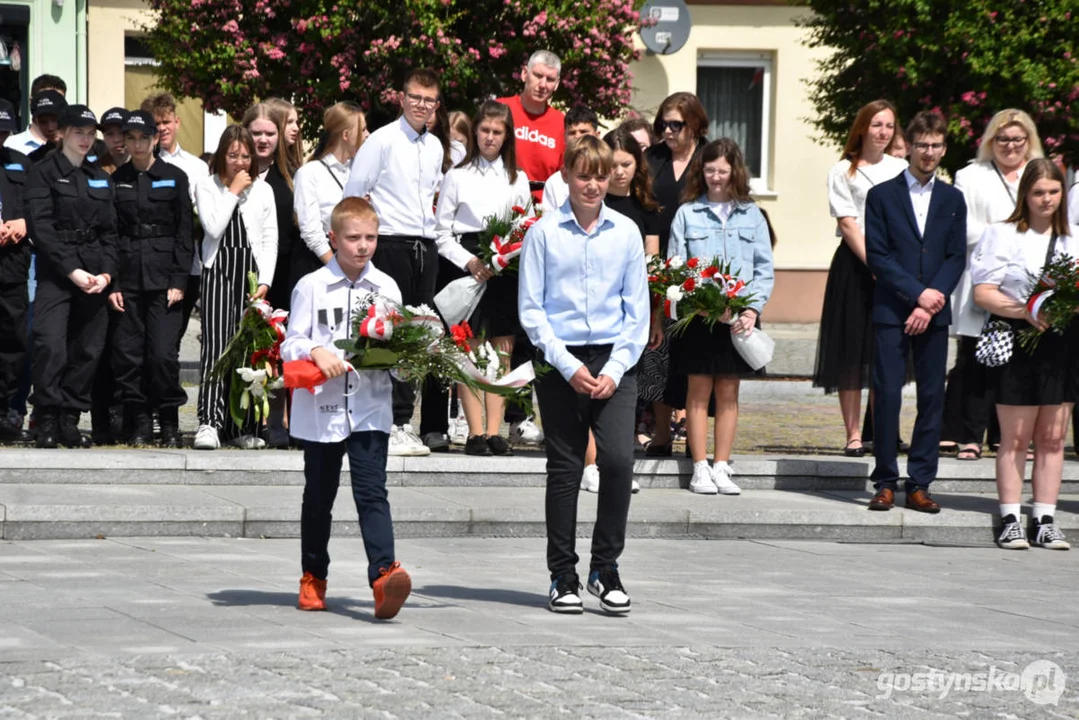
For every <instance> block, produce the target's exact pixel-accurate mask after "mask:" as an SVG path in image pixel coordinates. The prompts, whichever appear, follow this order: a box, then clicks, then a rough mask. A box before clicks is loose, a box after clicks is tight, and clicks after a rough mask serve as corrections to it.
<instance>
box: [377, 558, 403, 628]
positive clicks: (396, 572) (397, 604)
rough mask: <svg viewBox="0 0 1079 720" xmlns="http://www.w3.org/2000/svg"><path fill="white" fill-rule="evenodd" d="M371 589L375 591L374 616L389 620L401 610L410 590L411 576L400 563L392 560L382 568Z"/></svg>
mask: <svg viewBox="0 0 1079 720" xmlns="http://www.w3.org/2000/svg"><path fill="white" fill-rule="evenodd" d="M371 589H372V590H373V591H374V593H375V617H377V618H378V619H379V620H389V619H390V618H392V617H396V615H397V613H399V612H400V611H401V606H402V605H404V604H405V599H406V598H407V597H408V594H409V593H410V592H412V578H410V577H409V576H408V573H407V572H405V569H404V568H403V567H401V563H399V562H394V564H393V565H390V566H389V568H383V569H382V576H381V577H380V578H379V579H378V580H375V584H374V585H372V586H371Z"/></svg>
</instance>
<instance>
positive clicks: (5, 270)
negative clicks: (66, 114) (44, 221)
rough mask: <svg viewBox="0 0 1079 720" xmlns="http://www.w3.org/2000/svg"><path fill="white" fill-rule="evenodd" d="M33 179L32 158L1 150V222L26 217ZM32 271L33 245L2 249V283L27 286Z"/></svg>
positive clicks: (25, 243)
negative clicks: (28, 189)
mask: <svg viewBox="0 0 1079 720" xmlns="http://www.w3.org/2000/svg"><path fill="white" fill-rule="evenodd" d="M29 176H30V159H29V158H28V157H26V156H25V155H23V154H22V153H21V152H18V151H17V150H12V149H11V148H9V147H4V148H0V203H3V205H2V206H0V222H7V221H8V220H20V219H23V218H25V217H26V211H25V207H24V204H25V198H24V195H25V194H26V179H27V178H28V177H29ZM29 272H30V242H29V240H27V239H26V238H23V239H22V240H21V241H19V242H18V243H12V242H8V243H4V245H3V246H0V284H4V285H12V284H15V285H17V284H19V283H25V282H26V279H27V277H28V274H29Z"/></svg>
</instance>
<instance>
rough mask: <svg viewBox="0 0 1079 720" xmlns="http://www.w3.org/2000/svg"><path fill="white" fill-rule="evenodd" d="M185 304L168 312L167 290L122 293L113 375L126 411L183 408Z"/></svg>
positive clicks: (184, 396)
mask: <svg viewBox="0 0 1079 720" xmlns="http://www.w3.org/2000/svg"><path fill="white" fill-rule="evenodd" d="M183 310H184V308H183V303H176V304H175V305H173V306H172V307H169V299H168V291H167V290H143V291H133V292H125V293H124V312H122V313H118V317H117V319H116V329H115V331H114V334H113V339H112V370H113V373H114V377H115V383H116V395H117V398H118V400H119V401H120V402H121V403H123V404H124V405H126V406H136V405H137V406H143V407H145V408H147V409H149V408H160V407H166V408H173V407H176V408H178V407H180V406H182V405H183V404H184V403H186V402H187V393H186V392H184V389H183V387H182V386H181V385H180V354H179V344H180V343H179V336H180V327H181V326H182V324H183V317H184V313H183Z"/></svg>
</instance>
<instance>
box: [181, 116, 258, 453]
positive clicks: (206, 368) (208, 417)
mask: <svg viewBox="0 0 1079 720" xmlns="http://www.w3.org/2000/svg"><path fill="white" fill-rule="evenodd" d="M212 169H213V173H212V174H211V175H210V177H208V178H205V179H203V180H201V181H200V182H199V183H198V185H196V186H195V205H196V207H197V208H198V213H199V220H200V222H201V223H202V229H203V230H204V231H205V237H204V238H203V241H202V263H203V271H202V353H201V357H200V363H199V365H200V368H199V369H200V375H201V379H202V382H201V384H200V385H199V404H198V415H199V429H198V432H197V433H196V434H195V448H196V449H199V450H214V449H216V448H218V447H220V445H221V435H222V434H226V435H234V432H235V431H234V427H235V426H234V425H233V424H232V423H231V422H229V421H228V417H229V413H228V397H229V382H228V381H221V382H210V381H209V375H210V370H211V369H212V368H213V366H214V363H215V362H216V361H217V358H219V357H220V356H221V353H222V352H223V351H224V350H225V346H226V345H228V342H229V340H231V339H232V337H233V335H235V334H236V328H237V326H238V325H239V323H240V318H241V317H242V316H243V312H244V309H245V308H246V306H247V301H248V300H249V298H250V296H249V295H248V287H247V274H248V272H255V273H256V274H257V275H258V290H257V291H256V292H255V294H254V298H256V299H261V298H264V297H265V296H266V293H267V291H269V289H270V284H271V283H272V282H273V276H274V270H275V268H276V265H277V211H276V208H275V206H274V194H273V190H271V189H270V186H269V185H267V184H266V183H265V182H264V181H262V180H259V179H257V178H258V172H257V170H256V167H255V143H254V140H252V138H251V133H249V132H248V131H247V129H246V128H244V127H242V126H240V125H229V126H228V127H227V128H225V132H223V133H222V134H221V140H220V142H219V143H218V145H217V152H216V153H215V154H214V160H213V167H212ZM234 444H236V445H237V446H239V447H242V448H248V449H251V448H258V447H264V446H265V441H263V440H262V439H260V438H257V437H255V436H254V435H253V434H251V433H248V434H244V435H240V436H239V437H236V438H235V440H234Z"/></svg>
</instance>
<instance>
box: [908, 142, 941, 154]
mask: <svg viewBox="0 0 1079 720" xmlns="http://www.w3.org/2000/svg"><path fill="white" fill-rule="evenodd" d="M945 145H947V143H942V142H939V143H927V142H916V143H914V149H915V150H917V151H918V152H940V151H941V150H943V149H944V146H945Z"/></svg>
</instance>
